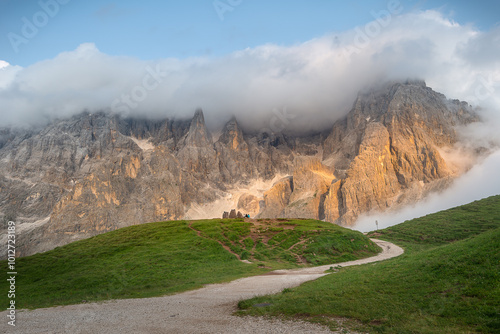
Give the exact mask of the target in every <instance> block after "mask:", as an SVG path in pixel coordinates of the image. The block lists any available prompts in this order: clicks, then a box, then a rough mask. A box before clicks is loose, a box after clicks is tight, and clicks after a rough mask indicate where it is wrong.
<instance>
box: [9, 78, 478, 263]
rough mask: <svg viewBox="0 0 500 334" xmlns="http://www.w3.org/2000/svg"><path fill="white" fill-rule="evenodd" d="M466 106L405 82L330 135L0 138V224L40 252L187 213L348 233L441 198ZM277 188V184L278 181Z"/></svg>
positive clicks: (188, 123) (89, 121)
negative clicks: (369, 219) (358, 224)
mask: <svg viewBox="0 0 500 334" xmlns="http://www.w3.org/2000/svg"><path fill="white" fill-rule="evenodd" d="M473 121H477V117H476V116H475V114H474V113H473V112H472V111H471V109H470V107H469V106H468V105H467V104H466V103H464V102H459V101H450V100H446V98H445V97H444V96H443V95H441V94H439V93H436V92H434V91H433V90H432V89H430V88H428V87H426V85H425V83H423V82H418V81H411V82H405V83H390V84H386V85H384V86H382V87H377V88H376V89H372V90H369V91H366V92H362V93H360V94H359V96H358V98H357V99H356V101H355V102H354V105H353V108H352V109H351V110H350V111H349V113H348V114H347V115H346V117H345V118H343V119H341V120H339V121H338V122H336V123H335V124H333V125H332V128H331V131H330V132H329V133H327V134H322V133H318V134H313V135H309V136H302V137H299V136H294V135H292V134H286V133H277V134H268V133H245V132H244V131H243V130H242V128H241V127H240V125H239V124H238V121H237V120H236V119H235V118H233V119H231V120H229V121H228V122H227V123H226V124H225V125H224V127H223V128H222V131H221V134H220V136H219V138H218V139H217V140H216V141H214V139H213V138H212V136H211V134H210V132H209V131H208V129H207V128H206V126H205V119H204V115H203V112H202V111H201V110H198V111H196V113H195V114H194V117H193V118H192V119H187V120H178V119H174V120H172V119H164V120H147V119H130V118H122V117H120V116H117V115H110V114H105V113H96V114H89V113H83V114H80V115H78V116H74V117H72V118H69V119H63V120H58V121H54V122H53V123H52V124H50V125H48V126H46V127H43V128H38V129H30V130H15V129H0V170H2V173H0V220H15V221H17V222H18V223H19V226H20V227H19V236H18V238H17V247H18V248H17V249H18V251H19V252H20V253H21V254H22V255H27V254H32V253H35V252H39V251H44V250H48V249H51V248H54V247H56V246H59V245H63V244H65V243H68V242H70V241H73V240H77V239H81V238H85V237H88V236H92V235H95V234H98V233H103V232H105V231H110V230H114V229H117V228H120V227H123V226H128V225H133V224H140V223H145V222H151V221H160V220H172V219H182V218H184V217H185V216H186V214H187V212H188V210H190V208H196V210H198V211H199V210H203V208H204V207H205V206H212V207H213V206H217V205H218V204H217V203H222V204H220V205H221V207H220V209H219V208H218V207H215V209H214V208H212V209H214V210H211V211H207V214H208V212H210V214H211V215H210V216H209V217H208V218H212V217H213V215H212V213H213V212H215V216H219V215H222V212H223V211H226V210H228V209H229V208H230V207H225V206H224V205H226V204H224V203H227V201H228V200H233V201H234V206H233V208H237V209H238V210H240V211H242V212H243V213H250V214H251V215H252V216H257V217H263V218H264V217H269V218H276V217H303V218H316V219H324V220H327V221H330V222H335V223H339V224H352V223H353V222H354V221H355V219H356V218H357V217H358V216H359V215H360V214H362V213H364V212H368V211H371V210H386V209H388V208H393V207H396V206H401V205H404V204H405V203H408V202H410V201H413V200H416V199H420V198H422V197H423V196H425V194H426V193H427V192H429V191H432V190H436V189H438V190H439V189H442V188H443V187H445V186H446V185H447V183H448V182H449V181H450V180H451V179H452V178H453V177H454V176H455V174H454V173H455V172H454V171H455V169H454V168H451V166H449V165H448V164H447V162H446V161H445V160H444V159H443V157H442V156H441V155H440V153H439V152H440V149H441V148H443V147H451V146H452V145H453V144H455V143H456V141H457V135H456V133H455V126H456V125H466V124H468V123H470V122H473ZM273 179H275V180H277V181H276V182H275V183H274V184H271V180H273Z"/></svg>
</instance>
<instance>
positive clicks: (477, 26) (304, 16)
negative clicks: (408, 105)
mask: <svg viewBox="0 0 500 334" xmlns="http://www.w3.org/2000/svg"><path fill="white" fill-rule="evenodd" d="M407 78H418V79H423V80H425V81H426V83H427V85H428V86H430V87H431V88H433V89H434V90H436V91H438V92H441V93H443V94H445V95H446V96H447V97H448V98H453V99H460V100H465V101H468V102H469V103H471V104H472V105H473V106H474V107H475V108H476V107H477V108H480V109H478V110H479V112H480V116H481V117H482V119H483V120H484V123H482V124H483V125H482V126H481V127H479V128H477V129H475V130H474V131H471V130H470V129H469V130H464V131H463V135H464V136H469V137H468V140H469V141H471V142H475V143H484V145H485V146H488V147H489V148H491V150H492V152H494V151H495V150H496V148H497V147H498V145H500V138H498V133H497V132H498V131H497V129H498V128H499V127H500V112H499V111H500V94H499V92H500V2H499V1H497V0H491V1H480V0H478V1H465V0H455V1H445V0H371V1H369V0H358V1H334V0H331V1H327V0H309V1H306V0H288V1H285V0H275V1H269V0H252V1H250V0H204V1H202V0H191V1H189V0H186V1H152V0H143V1H131V0H122V1H115V2H107V1H96V0H87V1H77V0H39V1H29V0H0V128H2V127H6V126H20V127H27V126H31V125H37V124H44V123H46V122H48V121H50V120H53V119H55V118H61V117H68V116H71V115H74V114H77V113H80V112H82V111H84V110H86V111H90V112H94V111H100V110H105V111H111V112H115V113H120V114H123V115H127V116H136V117H147V118H164V117H179V118H187V117H192V115H193V114H194V111H195V110H196V109H197V108H203V110H204V113H205V119H206V121H207V125H208V126H209V127H210V128H211V129H216V128H217V127H219V128H220V127H221V124H223V122H225V121H227V120H228V119H230V118H231V116H233V115H234V116H236V117H237V119H238V121H239V122H240V124H241V125H243V126H244V127H245V128H246V129H250V130H261V129H270V130H271V131H274V130H275V129H276V128H277V129H278V130H282V129H284V128H286V129H287V130H290V131H309V130H324V129H326V128H328V127H329V126H331V124H332V123H333V122H334V121H335V120H337V119H339V118H341V117H342V116H344V115H345V114H346V113H347V112H348V111H349V109H350V108H351V106H352V103H353V101H354V100H355V98H356V95H357V93H358V92H359V91H360V90H361V89H364V88H366V87H369V86H372V85H374V84H377V83H380V82H383V81H386V80H405V79H407ZM273 120H274V121H276V120H278V121H279V123H280V124H279V126H276V125H275V123H276V122H274V121H273ZM273 126H274V127H273ZM478 145H479V144H478ZM494 157H495V156H494ZM499 160H500V159H498V157H497V158H495V159H493V158H492V159H491V160H485V162H484V163H488V164H493V165H494V166H497V167H499V168H500V161H499ZM481 166H482V165H481ZM481 166H477V167H478V168H481ZM483 167H484V166H483ZM486 167H487V166H486ZM486 167H484V168H483V170H492V169H491V168H490V167H489V168H490V169H487V168H486ZM479 174H481V173H476V174H473V176H472V177H471V178H472V179H474V180H475V178H477V177H478V175H479ZM477 182H478V183H477V185H478V186H479V185H480V184H482V183H481V182H483V183H485V189H486V188H487V186H488V184H487V183H488V182H487V181H486V180H485V179H481V180H479V179H477ZM497 188H500V186H498V187H497ZM497 188H496V189H497ZM488 189H489V188H488ZM498 193H500V189H498ZM463 198H465V197H463ZM443 202H444V201H443ZM424 211H425V210H424ZM421 212H423V211H421Z"/></svg>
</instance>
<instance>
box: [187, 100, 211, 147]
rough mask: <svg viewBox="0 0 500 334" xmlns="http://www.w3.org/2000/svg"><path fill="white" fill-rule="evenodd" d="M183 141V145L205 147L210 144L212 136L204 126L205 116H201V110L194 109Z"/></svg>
mask: <svg viewBox="0 0 500 334" xmlns="http://www.w3.org/2000/svg"><path fill="white" fill-rule="evenodd" d="M184 143H185V145H189V146H195V147H205V146H208V145H212V136H211V135H210V133H209V132H208V129H207V127H206V126H205V117H204V116H203V110H201V109H197V110H196V112H195V114H194V117H193V119H192V120H191V124H190V126H189V131H188V133H187V134H186V138H185V141H184Z"/></svg>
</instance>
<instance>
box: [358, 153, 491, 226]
mask: <svg viewBox="0 0 500 334" xmlns="http://www.w3.org/2000/svg"><path fill="white" fill-rule="evenodd" d="M499 166H500V151H496V152H495V153H493V154H491V155H490V156H489V157H488V158H486V159H485V160H484V162H483V163H481V164H479V165H476V166H474V167H473V168H472V169H470V170H469V171H468V172H467V173H465V174H464V175H463V176H462V177H460V178H458V179H456V180H455V181H454V183H453V185H452V186H451V187H449V188H447V189H446V190H445V191H443V192H441V193H436V194H433V195H431V196H429V197H427V198H426V199H425V200H423V201H420V202H418V203H417V204H416V205H415V206H411V207H407V208H405V209H403V210H401V211H399V212H397V213H380V214H372V215H368V216H362V217H360V218H359V219H358V221H357V222H356V225H355V226H354V229H356V230H359V231H362V232H368V231H373V230H375V229H376V225H375V221H378V227H379V228H380V229H382V228H386V227H389V226H393V225H396V224H399V223H402V222H404V221H406V220H410V219H413V218H417V217H422V216H425V215H427V214H431V213H434V212H438V211H441V210H446V209H449V208H453V207H456V206H459V205H463V204H467V203H470V202H472V201H475V200H479V199H482V198H486V197H489V196H493V195H498V194H500V178H498V177H496V175H497V174H498V167H499Z"/></svg>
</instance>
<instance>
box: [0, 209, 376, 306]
mask: <svg viewBox="0 0 500 334" xmlns="http://www.w3.org/2000/svg"><path fill="white" fill-rule="evenodd" d="M379 250H380V249H379V247H378V246H376V245H375V244H374V243H372V242H371V241H370V240H369V239H368V238H367V237H366V236H364V235H363V234H361V233H359V232H355V231H351V230H348V229H345V228H341V227H338V226H336V225H332V224H329V223H324V222H321V221H316V220H287V219H282V220H248V221H243V220H242V219H228V220H220V219H214V220H200V221H192V222H189V221H173V222H159V223H150V224H143V225H136V226H131V227H127V228H123V229H119V230H116V231H113V232H109V233H105V234H101V235H98V236H96V237H93V238H90V239H86V240H81V241H77V242H74V243H71V244H68V245H66V246H63V247H59V248H56V249H54V250H52V251H49V252H46V253H42V254H36V255H33V256H29V257H24V258H19V259H17V260H16V271H17V272H18V276H17V281H16V290H17V291H16V306H17V308H39V307H48V306H54V305H65V304H75V303H81V302H82V301H98V300H106V299H117V298H136V297H152V296H160V295H164V294H170V293H175V292H180V291H185V290H189V289H194V288H199V287H201V286H203V285H205V284H209V283H217V282H224V281H230V280H233V279H236V278H240V277H245V276H251V275H258V274H262V273H264V272H267V271H269V270H271V269H281V268H293V267H299V266H308V265H313V264H314V265H319V264H329V263H335V262H339V261H346V260H352V259H357V258H363V257H367V256H372V255H374V254H375V253H377V252H378V251H379ZM239 259H241V260H247V261H249V262H250V263H244V262H242V261H240V260H239ZM0 266H1V267H2V268H7V262H6V261H1V262H0ZM4 272H7V270H5V271H4ZM8 290H9V289H8V286H7V281H6V280H5V279H2V280H0V291H5V293H1V294H0V302H1V304H2V305H4V306H5V308H6V307H7V306H8V302H9V301H8V299H7V291H8Z"/></svg>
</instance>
